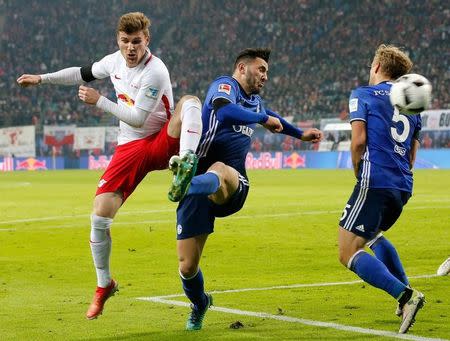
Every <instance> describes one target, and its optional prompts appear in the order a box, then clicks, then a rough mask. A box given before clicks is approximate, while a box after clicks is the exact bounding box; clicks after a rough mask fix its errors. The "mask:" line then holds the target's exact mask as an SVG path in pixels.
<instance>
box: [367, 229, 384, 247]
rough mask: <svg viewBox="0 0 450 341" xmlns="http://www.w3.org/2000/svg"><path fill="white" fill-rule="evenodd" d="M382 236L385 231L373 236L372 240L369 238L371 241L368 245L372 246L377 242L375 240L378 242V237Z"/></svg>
mask: <svg viewBox="0 0 450 341" xmlns="http://www.w3.org/2000/svg"><path fill="white" fill-rule="evenodd" d="M381 237H383V233H382V232H380V233H378V234H377V236H376V237H375V238H373V239H372V240H369V241H368V242H367V243H366V245H367V246H368V247H371V246H372V245H373V244H375V242H376V241H377V240H378V239H380V238H381Z"/></svg>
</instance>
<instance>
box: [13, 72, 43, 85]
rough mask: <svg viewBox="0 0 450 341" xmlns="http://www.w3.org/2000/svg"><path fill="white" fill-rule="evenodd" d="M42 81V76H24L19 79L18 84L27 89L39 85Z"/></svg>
mask: <svg viewBox="0 0 450 341" xmlns="http://www.w3.org/2000/svg"><path fill="white" fill-rule="evenodd" d="M41 81H42V78H41V76H40V75H28V74H24V75H22V76H20V77H19V78H17V83H18V84H19V85H20V86H22V87H24V88H26V87H27V86H34V85H39V84H40V83H41Z"/></svg>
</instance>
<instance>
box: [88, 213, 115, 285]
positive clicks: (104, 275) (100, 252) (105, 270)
mask: <svg viewBox="0 0 450 341" xmlns="http://www.w3.org/2000/svg"><path fill="white" fill-rule="evenodd" d="M112 222H113V220H112V219H111V218H105V217H99V216H97V215H95V214H92V215H91V240H90V244H91V252H92V258H93V259H94V266H95V271H96V272H97V285H98V286H99V287H101V288H106V287H107V286H108V285H109V284H110V283H111V272H110V270H109V257H110V255H111V235H110V230H109V227H110V226H111V224H112Z"/></svg>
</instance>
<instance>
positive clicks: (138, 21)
mask: <svg viewBox="0 0 450 341" xmlns="http://www.w3.org/2000/svg"><path fill="white" fill-rule="evenodd" d="M150 25H151V22H150V19H149V18H147V17H146V16H145V14H144V13H141V12H130V13H127V14H124V15H122V16H121V17H120V19H119V22H118V23H117V34H119V32H125V33H126V34H132V33H136V32H139V31H143V32H144V35H145V36H146V37H150V30H149V28H150Z"/></svg>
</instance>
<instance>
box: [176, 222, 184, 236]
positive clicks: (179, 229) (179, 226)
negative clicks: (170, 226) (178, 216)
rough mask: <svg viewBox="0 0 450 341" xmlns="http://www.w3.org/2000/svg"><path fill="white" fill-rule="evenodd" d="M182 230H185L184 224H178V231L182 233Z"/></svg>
mask: <svg viewBox="0 0 450 341" xmlns="http://www.w3.org/2000/svg"><path fill="white" fill-rule="evenodd" d="M181 232H183V226H181V225H180V224H178V225H177V233H178V234H181Z"/></svg>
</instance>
